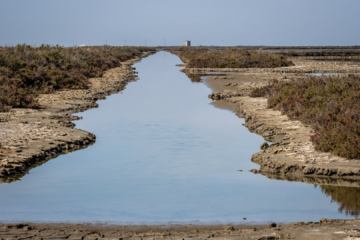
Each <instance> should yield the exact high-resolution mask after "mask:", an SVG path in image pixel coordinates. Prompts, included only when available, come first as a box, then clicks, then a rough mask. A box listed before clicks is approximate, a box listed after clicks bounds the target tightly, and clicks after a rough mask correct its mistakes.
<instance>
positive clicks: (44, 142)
mask: <svg viewBox="0 0 360 240" xmlns="http://www.w3.org/2000/svg"><path fill="white" fill-rule="evenodd" d="M150 54H152V53H145V54H144V56H143V57H146V56H148V55H150ZM139 60H140V58H136V59H132V60H129V61H126V62H123V63H122V66H121V67H118V68H113V69H110V70H108V71H107V72H106V73H105V74H104V75H103V77H102V78H93V79H90V82H91V84H90V88H89V89H83V90H65V91H56V92H54V93H53V94H42V95H40V96H39V97H38V99H39V103H40V107H41V109H21V108H20V109H19V108H17V109H12V110H11V111H10V112H7V113H0V119H1V121H0V181H1V182H12V181H15V180H18V179H20V178H21V177H22V176H24V175H25V174H27V173H28V171H29V170H30V169H32V168H34V167H36V166H39V165H41V164H43V163H44V162H46V161H48V160H49V159H51V158H54V157H56V156H58V155H59V154H64V153H68V152H69V151H74V150H77V149H80V148H84V147H87V146H89V145H91V144H92V143H94V142H95V139H96V137H95V135H93V134H91V133H88V132H86V131H83V130H80V129H74V126H75V124H74V123H72V122H71V121H72V120H76V119H78V118H77V117H75V116H72V115H71V114H73V113H77V112H82V111H85V110H87V109H90V108H96V107H97V106H98V104H97V103H96V101H97V100H99V99H105V96H108V95H110V94H113V93H117V92H119V91H121V90H123V89H125V86H126V84H127V83H128V82H131V81H135V80H136V77H137V75H136V72H135V70H134V68H132V67H131V65H132V64H133V63H135V62H136V61H139Z"/></svg>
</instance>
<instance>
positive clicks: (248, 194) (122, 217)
mask: <svg viewBox="0 0 360 240" xmlns="http://www.w3.org/2000/svg"><path fill="white" fill-rule="evenodd" d="M180 63H181V61H180V59H179V58H178V57H176V56H175V55H172V54H169V53H164V52H160V53H157V54H155V55H152V56H150V57H148V58H145V59H143V60H142V61H141V62H139V63H137V64H135V65H134V67H136V69H137V71H138V72H139V80H138V81H137V82H133V83H130V84H128V86H127V87H126V89H125V90H124V91H123V92H122V93H119V94H114V95H112V96H109V97H108V98H107V99H106V100H103V101H99V108H97V109H91V110H88V111H86V112H84V113H81V114H79V115H80V116H83V120H80V121H77V122H75V123H76V125H77V126H76V127H77V128H80V129H84V130H86V131H89V132H91V133H94V134H95V135H96V136H97V139H96V143H95V144H94V145H92V146H90V147H88V148H86V149H83V150H79V151H76V152H73V153H69V154H66V155H62V156H59V157H57V158H55V159H53V160H50V161H49V162H47V163H45V164H43V165H42V166H40V167H38V168H35V169H33V170H31V171H30V173H29V174H28V175H26V176H24V177H23V178H22V179H21V181H17V182H13V183H10V184H8V183H4V184H0V221H51V222H59V221H70V222H94V221H101V222H105V221H108V222H113V223H118V224H128V223H132V224H143V223H146V224H158V223H168V222H180V223H201V224H209V223H210V224H211V223H230V222H232V223H249V222H266V221H277V222H279V221H286V222H289V221H318V220H319V219H320V218H323V217H326V218H353V217H354V216H352V215H350V214H349V215H346V209H345V210H344V209H343V210H342V211H339V208H341V204H340V203H339V201H336V200H333V197H332V196H333V195H332V193H333V192H335V193H336V192H337V191H340V190H341V191H345V192H346V191H350V194H348V195H347V196H350V198H352V197H354V196H355V197H356V196H359V194H358V193H359V191H358V189H356V188H354V189H352V188H341V187H340V190H338V189H335V190H334V188H331V187H329V188H328V189H325V190H324V189H321V188H320V187H314V185H311V184H304V183H298V182H288V181H279V180H270V179H268V178H266V177H264V176H262V175H255V174H253V173H250V172H248V170H250V169H253V168H258V166H257V165H255V164H253V163H252V162H251V160H250V159H251V155H252V154H253V153H255V152H257V151H259V146H260V144H261V143H263V142H264V140H263V138H262V137H260V136H258V135H256V134H253V133H250V132H249V131H248V130H247V129H246V128H245V127H244V126H242V124H243V123H244V120H243V119H239V118H238V117H236V116H235V114H234V113H233V112H231V111H228V110H222V109H219V108H215V107H214V106H212V105H211V104H210V102H211V100H209V99H208V98H207V96H208V94H210V93H211V90H210V89H209V88H208V87H207V86H206V85H205V84H204V83H202V82H199V83H193V82H191V81H190V80H189V79H188V78H187V76H186V75H185V74H183V73H181V72H179V69H180V68H179V67H176V66H175V65H176V64H180ZM238 170H242V172H241V171H238ZM349 189H350V190H349ZM327 191H328V192H327ZM351 191H353V192H351ZM323 192H324V193H325V194H324V193H323ZM354 192H355V195H354ZM356 194H357V195H356ZM332 200H333V201H332ZM356 204H357V203H356V202H355V205H356ZM346 206H348V205H346ZM340 210H341V209H340ZM243 218H246V220H243Z"/></svg>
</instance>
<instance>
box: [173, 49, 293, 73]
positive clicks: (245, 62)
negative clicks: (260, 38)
mask: <svg viewBox="0 0 360 240" xmlns="http://www.w3.org/2000/svg"><path fill="white" fill-rule="evenodd" d="M171 52H172V53H174V54H177V55H178V56H179V57H180V59H181V60H182V61H183V62H185V63H186V68H275V67H285V66H292V65H294V64H293V62H291V61H289V60H287V59H286V57H284V56H282V55H278V54H272V53H265V52H258V51H249V50H245V49H239V48H224V49H221V50H210V49H209V48H206V47H178V48H173V49H171Z"/></svg>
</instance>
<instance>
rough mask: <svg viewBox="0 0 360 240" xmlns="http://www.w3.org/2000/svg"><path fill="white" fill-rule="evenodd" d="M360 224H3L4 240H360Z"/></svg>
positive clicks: (332, 222)
mask: <svg viewBox="0 0 360 240" xmlns="http://www.w3.org/2000/svg"><path fill="white" fill-rule="evenodd" d="M359 224H360V220H329V219H321V220H320V222H308V223H304V222H297V223H293V224H286V225H277V224H276V223H270V224H269V226H264V225H226V226H224V225H215V226H199V225H191V224H187V225H161V226H144V225H139V226H131V225H127V226H121V225H100V224H67V223H59V224H57V223H43V224H41V223H38V224H36V223H22V224H0V237H1V239H4V240H5V239H74V240H75V239H79V240H83V239H94V240H95V239H96V240H100V239H104V240H106V239H109V240H110V239H117V240H155V239H169V240H170V239H174V240H185V239H193V240H200V239H219V240H220V239H221V240H222V239H224V240H237V239H239V240H240V239H257V240H268V239H352V240H355V239H360V229H359Z"/></svg>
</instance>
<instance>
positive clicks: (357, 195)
mask: <svg viewBox="0 0 360 240" xmlns="http://www.w3.org/2000/svg"><path fill="white" fill-rule="evenodd" d="M320 188H321V192H322V193H323V194H325V195H326V196H329V197H331V202H336V203H337V204H338V205H339V209H338V211H339V213H343V212H344V213H345V214H346V215H348V214H350V215H351V216H354V217H356V218H358V217H359V214H360V188H356V187H342V186H331V185H323V186H320Z"/></svg>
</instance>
